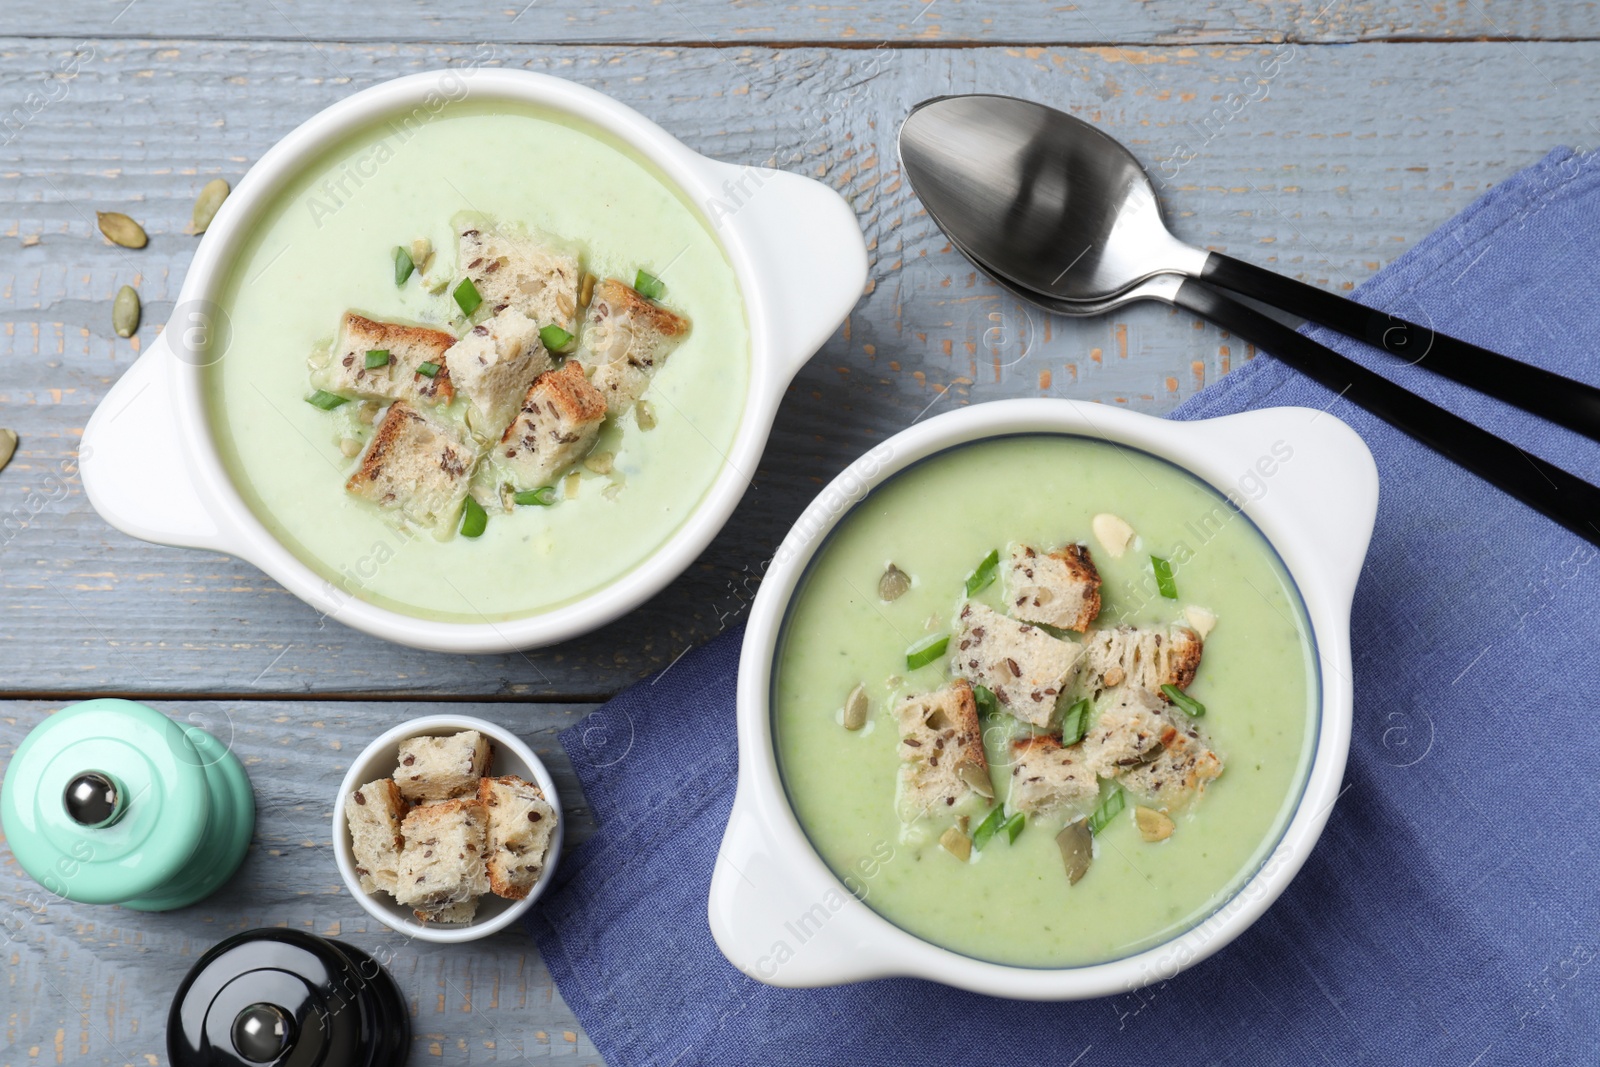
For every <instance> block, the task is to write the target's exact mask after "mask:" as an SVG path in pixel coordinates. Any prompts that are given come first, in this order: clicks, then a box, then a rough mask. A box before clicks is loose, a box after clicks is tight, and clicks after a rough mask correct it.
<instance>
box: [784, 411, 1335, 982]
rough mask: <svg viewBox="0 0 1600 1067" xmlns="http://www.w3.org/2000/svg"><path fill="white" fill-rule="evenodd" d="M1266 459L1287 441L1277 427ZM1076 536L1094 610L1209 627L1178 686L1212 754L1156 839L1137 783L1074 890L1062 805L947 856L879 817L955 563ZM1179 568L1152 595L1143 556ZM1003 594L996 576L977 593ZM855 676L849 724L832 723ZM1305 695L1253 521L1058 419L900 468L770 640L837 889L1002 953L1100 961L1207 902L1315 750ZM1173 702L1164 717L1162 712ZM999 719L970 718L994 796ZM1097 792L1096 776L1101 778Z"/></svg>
mask: <svg viewBox="0 0 1600 1067" xmlns="http://www.w3.org/2000/svg"><path fill="white" fill-rule="evenodd" d="M1275 448H1276V449H1277V451H1276V453H1275V455H1276V457H1277V460H1278V461H1279V462H1284V463H1292V462H1293V453H1292V449H1291V448H1290V447H1289V446H1287V445H1285V444H1282V443H1280V444H1279V445H1278V446H1275ZM1103 512H1110V513H1112V514H1115V515H1118V516H1121V517H1122V518H1123V519H1125V520H1126V521H1127V522H1128V523H1129V524H1131V525H1132V527H1133V528H1134V530H1135V531H1136V532H1137V534H1138V537H1139V540H1138V541H1137V542H1136V543H1135V545H1134V547H1133V548H1131V549H1130V550H1129V551H1127V553H1126V554H1125V555H1123V556H1122V557H1121V558H1120V559H1114V558H1112V557H1111V556H1110V554H1109V553H1108V552H1106V551H1104V550H1102V548H1101V546H1100V545H1099V543H1098V542H1097V541H1096V540H1095V539H1094V537H1093V536H1092V534H1091V532H1090V531H1091V520H1092V519H1093V517H1094V516H1095V515H1096V514H1099V513H1103ZM1067 541H1083V542H1085V543H1087V544H1088V545H1089V546H1090V547H1091V550H1092V551H1093V552H1094V560H1095V564H1096V565H1097V567H1098V568H1099V570H1100V574H1101V577H1102V579H1103V582H1104V584H1103V586H1102V588H1101V595H1102V598H1103V601H1104V606H1103V608H1102V610H1101V613H1100V617H1099V619H1098V621H1097V622H1096V623H1095V627H1096V628H1101V627H1107V626H1114V625H1117V624H1119V623H1129V624H1133V625H1150V624H1163V625H1164V624H1168V623H1175V622H1182V621H1183V620H1184V617H1185V616H1184V611H1185V609H1186V608H1188V607H1191V606H1193V607H1200V608H1205V609H1207V610H1209V611H1211V612H1213V613H1214V614H1215V615H1216V618H1217V622H1216V625H1215V628H1214V630H1212V631H1211V633H1210V634H1209V636H1208V637H1207V639H1206V642H1205V648H1204V655H1203V659H1202V662H1201V665H1200V669H1199V672H1198V675H1197V676H1196V678H1195V680H1194V682H1193V683H1192V684H1191V685H1190V686H1189V689H1188V693H1189V695H1190V696H1192V697H1194V698H1196V699H1197V700H1199V701H1201V702H1202V703H1203V704H1204V706H1205V708H1206V714H1205V716H1204V718H1203V719H1200V720H1197V721H1199V722H1200V723H1202V724H1203V728H1204V730H1205V732H1206V735H1207V736H1208V738H1209V743H1210V744H1211V746H1212V747H1213V748H1214V749H1215V750H1216V751H1217V753H1218V754H1219V755H1220V756H1221V757H1222V759H1223V761H1224V763H1225V769H1224V771H1223V774H1222V776H1221V777H1220V778H1218V779H1217V780H1216V781H1213V782H1211V783H1210V785H1209V787H1208V788H1207V789H1206V791H1205V793H1204V795H1203V796H1202V797H1200V798H1199V799H1198V801H1196V802H1195V803H1193V804H1191V805H1189V806H1188V807H1187V808H1186V809H1183V810H1181V811H1178V812H1175V813H1174V815H1173V817H1174V819H1175V821H1176V823H1177V826H1176V830H1175V831H1174V832H1173V833H1172V835H1171V836H1170V837H1169V838H1168V839H1166V840H1164V841H1159V842H1154V843H1152V842H1148V841H1146V840H1145V839H1144V837H1143V836H1142V835H1141V834H1140V833H1139V832H1138V830H1137V828H1136V826H1135V824H1134V820H1133V816H1134V808H1135V805H1136V803H1137V799H1136V798H1135V797H1134V796H1132V795H1131V794H1130V795H1128V798H1127V800H1128V803H1127V807H1126V808H1125V809H1124V810H1122V811H1121V812H1120V813H1119V814H1118V815H1117V816H1115V817H1114V818H1112V820H1111V821H1110V823H1109V824H1108V825H1107V826H1106V827H1105V829H1104V830H1103V831H1102V832H1101V833H1099V834H1098V835H1097V837H1096V846H1095V858H1094V860H1093V862H1092V864H1091V865H1090V867H1089V870H1088V872H1087V873H1086V874H1085V875H1084V876H1083V878H1082V879H1081V880H1080V881H1079V882H1078V883H1077V884H1076V885H1071V886H1069V884H1068V882H1067V879H1066V876H1065V872H1064V869H1063V862H1062V857H1061V853H1060V851H1059V849H1058V847H1057V844H1056V841H1055V837H1054V835H1055V832H1056V828H1057V827H1058V826H1059V824H1046V823H1041V824H1040V825H1038V826H1035V825H1033V824H1032V823H1029V824H1028V825H1026V826H1025V827H1024V829H1023V830H1022V832H1021V834H1020V835H1019V836H1018V837H1017V838H1016V840H1015V842H1014V843H1010V844H1008V843H1007V842H1006V840H1005V835H1004V834H1001V835H997V836H996V837H995V838H993V839H991V840H990V841H989V842H988V844H987V845H985V847H984V848H983V849H982V850H981V851H978V852H974V853H973V855H972V858H971V860H970V862H966V863H962V862H959V861H957V860H956V859H955V858H954V857H953V856H952V855H950V854H949V853H948V852H947V851H945V850H944V849H943V848H942V847H941V846H940V845H939V843H938V841H937V840H936V838H937V831H935V833H934V834H932V835H926V834H917V833H914V832H908V831H907V828H906V827H904V826H903V825H902V824H901V822H900V819H899V816H898V815H897V813H896V805H895V781H896V769H897V767H898V764H899V755H898V752H899V750H898V733H897V730H896V724H895V721H894V718H893V713H892V709H893V707H894V705H895V703H896V702H897V701H898V700H899V698H900V697H902V696H904V695H906V694H910V693H925V692H928V691H930V690H934V689H937V688H939V687H941V686H943V685H945V684H947V683H948V682H949V681H950V674H949V667H948V657H940V658H939V659H938V660H936V661H935V662H933V663H931V664H929V665H927V666H924V667H921V668H919V669H915V670H912V669H908V666H907V659H906V650H907V648H908V647H910V646H913V645H914V644H916V643H917V642H918V641H919V640H921V639H924V638H925V637H926V636H927V635H929V634H935V633H948V632H950V630H951V629H952V623H953V622H954V615H955V612H956V610H957V609H958V607H959V605H960V603H961V601H962V598H963V596H964V593H965V590H964V586H963V583H964V579H965V578H966V577H967V575H969V574H970V573H972V572H973V570H974V568H975V567H977V566H978V564H979V563H980V561H981V560H983V558H984V557H985V556H986V555H987V554H988V553H989V552H990V551H991V550H994V549H996V548H998V549H1000V551H1001V553H1002V555H1004V552H1005V546H1006V545H1007V544H1008V543H1011V542H1021V543H1026V544H1032V545H1039V546H1050V547H1054V546H1057V545H1060V544H1062V543H1064V542H1067ZM1152 555H1158V556H1161V557H1163V558H1167V559H1169V560H1170V561H1171V562H1172V564H1173V570H1174V578H1175V584H1176V587H1177V592H1178V599H1176V600H1171V599H1167V598H1165V597H1163V596H1161V595H1160V594H1159V592H1158V591H1157V585H1156V581H1155V578H1154V576H1153V573H1152V566H1151V563H1150V557H1151V556H1152ZM890 563H893V564H894V565H895V566H897V567H898V568H899V569H900V570H902V571H904V572H905V573H906V574H907V575H909V576H910V577H911V579H912V584H911V588H910V589H909V591H907V592H906V593H905V594H904V595H902V596H900V597H899V598H898V599H896V600H894V601H892V602H884V601H883V600H881V599H880V597H879V596H878V580H879V577H880V576H881V575H882V574H883V573H884V571H885V569H886V567H887V566H888V565H889V564H890ZM975 599H976V600H979V601H981V602H983V603H986V604H988V605H989V606H991V607H993V608H995V609H996V610H1004V606H1005V605H1004V604H1003V602H1002V600H1003V594H1002V590H1001V583H998V582H997V583H995V584H994V585H992V586H990V587H989V588H987V589H985V590H983V591H982V592H980V593H979V594H978V595H977V596H976V597H975ZM858 684H865V685H866V687H867V693H868V695H869V698H870V710H869V716H868V721H867V724H866V726H865V727H864V728H862V729H860V730H856V731H851V730H847V729H845V728H844V726H843V725H842V720H843V715H842V706H843V704H844V703H845V701H846V700H847V697H848V694H850V692H851V690H852V689H853V688H854V687H855V686H856V685H858ZM1318 701H1319V694H1318V687H1317V668H1316V662H1315V652H1314V645H1313V641H1312V639H1311V636H1310V628H1309V625H1308V623H1307V621H1306V616H1305V612H1304V608H1303V606H1302V605H1301V603H1300V599H1299V595H1298V593H1297V592H1296V591H1295V588H1294V585H1293V582H1292V581H1291V579H1290V578H1289V576H1288V574H1287V572H1286V571H1285V570H1284V567H1283V565H1282V563H1281V562H1280V561H1279V559H1278V557H1277V555H1276V553H1275V552H1274V551H1273V549H1272V548H1271V546H1270V545H1269V544H1268V543H1267V542H1266V541H1265V539H1264V538H1263V537H1262V536H1261V534H1260V532H1259V531H1258V530H1257V529H1256V528H1255V527H1254V526H1253V525H1252V524H1251V523H1250V521H1249V520H1248V519H1246V518H1244V517H1243V516H1241V515H1239V514H1238V513H1237V512H1236V511H1235V510H1234V509H1233V508H1231V507H1230V506H1229V504H1228V503H1227V502H1226V501H1225V500H1224V499H1223V498H1222V497H1221V496H1219V495H1218V494H1217V493H1216V492H1215V491H1214V490H1213V489H1211V488H1210V487H1209V486H1207V485H1204V484H1203V483H1201V482H1199V481H1198V480H1197V479H1195V478H1193V477H1192V476H1190V475H1189V474H1187V473H1185V472H1184V471H1181V470H1179V469H1178V468H1176V467H1174V466H1172V465H1170V464H1168V463H1166V462H1164V461H1162V460H1159V459H1156V458H1154V457H1151V456H1149V455H1146V454H1144V453H1140V452H1136V451H1133V450H1131V449H1127V448H1122V447H1118V446H1114V445H1110V444H1107V443H1104V442H1101V441H1094V440H1089V439H1085V438H1077V437H1068V436H1058V435H1027V436H1017V437H1010V438H1003V439H999V440H994V441H988V442H982V443H978V444H973V445H967V446H963V447H960V448H956V449H953V450H951V451H948V452H945V453H942V454H940V455H938V456H935V457H932V458H931V459H928V460H925V461H923V462H922V463H920V464H918V465H916V466H914V467H912V468H910V469H908V470H906V471H904V472H902V473H900V474H899V475H897V476H895V477H894V478H892V479H890V480H889V481H888V482H886V483H885V484H884V485H883V486H881V487H879V488H878V489H877V490H876V491H874V492H873V493H872V494H871V495H870V496H869V497H868V498H867V499H866V500H864V501H863V502H862V503H861V504H859V505H858V506H857V507H856V508H855V509H854V510H853V511H852V512H851V513H850V514H849V515H847V516H846V517H845V518H844V520H843V521H842V522H841V523H840V524H839V526H838V527H837V529H835V530H834V532H833V533H832V534H831V536H830V538H829V540H828V542H827V543H826V544H825V545H824V547H823V548H822V550H821V551H820V552H819V553H818V555H817V557H816V558H815V559H814V560H813V561H812V564H811V566H810V568H809V570H808V572H807V574H806V575H805V577H804V579H803V580H802V582H801V584H800V586H799V588H798V590H797V592H796V595H795V598H794V601H793V603H792V606H791V609H790V613H789V616H788V618H787V619H786V621H785V623H784V626H783V630H782V633H781V635H780V638H779V643H778V652H777V662H776V667H775V672H774V679H773V712H772V715H773V729H774V737H775V744H776V748H777V755H778V763H779V767H780V771H781V774H782V777H783V781H784V785H785V787H786V789H787V791H788V795H789V798H790V801H791V803H792V804H793V807H794V811H795V814H796V816H797V818H798V819H799V821H800V824H801V826H802V827H803V828H804V829H805V831H806V833H807V835H808V836H809V837H810V840H811V842H812V844H813V845H814V846H815V847H816V849H817V851H818V852H819V853H820V854H821V856H822V858H823V859H824V860H825V861H826V862H827V864H828V865H829V866H830V867H831V868H832V869H833V871H834V872H835V873H836V874H837V875H838V876H839V877H840V878H841V880H843V881H844V883H845V885H846V886H848V887H850V889H851V890H852V891H853V892H855V893H857V895H858V896H860V897H862V899H864V900H865V902H866V903H867V904H868V905H869V906H870V907H871V908H873V909H874V910H875V911H877V912H878V913H879V914H880V915H882V916H883V917H884V918H886V919H888V920H889V921H890V922H893V923H895V924H896V925H898V926H900V927H901V928H903V929H905V930H907V931H909V932H911V933H913V934H915V935H917V936H919V937H922V938H924V939H926V940H928V941H931V942H933V943H935V944H938V945H942V946H944V947H946V948H950V949H953V950H955V951H957V952H960V953H964V954H966V955H970V956H974V957H978V958H981V959H985V960H992V961H995V962H1000V963H1007V964H1020V965H1027V966H1037V967H1065V966H1074V965H1082V964H1089V963H1097V962H1104V961H1107V960H1111V959H1116V958H1120V957H1123V956H1126V955H1129V954H1130V953H1133V952H1135V951H1138V950H1140V949H1142V948H1147V947H1149V946H1151V945H1154V944H1157V943H1159V942H1161V941H1163V940H1166V939H1168V938H1170V937H1172V936H1174V935H1175V934H1177V933H1180V932H1182V931H1184V930H1186V929H1188V928H1190V927H1192V926H1193V925H1195V924H1196V923H1198V922H1200V921H1202V920H1203V919H1204V918H1205V917H1206V916H1207V915H1209V914H1211V913H1212V912H1214V911H1215V910H1216V909H1217V908H1219V907H1220V906H1222V905H1223V904H1224V903H1225V902H1226V901H1227V899H1228V898H1229V896H1230V895H1231V894H1232V893H1233V892H1234V891H1235V890H1237V889H1238V888H1239V886H1240V885H1241V884H1242V883H1243V881H1244V880H1245V879H1247V878H1248V877H1249V876H1250V875H1251V874H1252V873H1253V872H1254V871H1255V870H1256V869H1257V868H1258V867H1259V866H1260V865H1261V863H1262V862H1263V861H1264V860H1265V858H1266V857H1267V855H1268V854H1269V853H1270V852H1271V849H1272V848H1273V847H1274V845H1275V844H1276V842H1277V839H1278V837H1279V836H1280V835H1281V833H1282V830H1283V827H1284V826H1285V825H1286V824H1287V822H1288V820H1289V818H1290V816H1291V815H1292V812H1293V808H1294V806H1295V804H1296V803H1297V801H1298V799H1299V796H1300V792H1301V789H1302V788H1303V785H1304V780H1305V776H1306V773H1307V770H1308V768H1309V766H1310V759H1311V753H1312V749H1313V746H1314V743H1315V737H1316V730H1315V722H1316V718H1317V707H1318ZM1180 717H1181V716H1180ZM1016 726H1017V724H1016V723H1015V722H1014V721H1010V720H1009V716H1005V715H1003V714H996V715H990V716H987V717H986V718H985V721H984V730H983V732H984V739H985V748H986V751H987V755H988V759H989V762H990V768H991V770H992V772H993V780H994V783H995V785H996V787H997V788H998V790H999V796H998V801H999V802H1003V801H1004V799H1005V795H1006V789H1007V786H1008V781H1009V778H1010V775H1009V774H1008V773H1006V770H1005V768H1007V767H1008V766H1009V761H1010V756H1009V745H1008V740H1009V738H1010V737H1011V736H1013V733H1014V730H1015V728H1016ZM1108 791H1109V786H1108V785H1103V786H1102V795H1105V794H1106V792H1108Z"/></svg>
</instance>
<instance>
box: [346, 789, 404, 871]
mask: <svg viewBox="0 0 1600 1067" xmlns="http://www.w3.org/2000/svg"><path fill="white" fill-rule="evenodd" d="M406 809H407V805H406V801H405V798H404V797H402V796H401V795H400V787H399V786H398V785H396V784H395V782H394V779H392V778H380V779H378V780H377V781H376V782H368V783H367V784H366V785H364V786H362V787H361V788H359V789H356V790H354V791H352V792H351V794H350V795H349V796H348V797H346V798H345V802H344V814H345V822H346V823H347V824H348V825H349V827H350V851H351V852H352V853H353V854H354V855H355V858H356V875H357V876H358V877H359V878H360V879H361V888H362V889H364V890H366V891H367V892H368V893H372V892H376V891H377V890H379V889H382V890H384V891H385V892H388V893H393V892H394V891H395V886H396V884H397V880H398V878H399V871H400V849H401V848H402V847H403V846H404V844H405V838H404V837H403V836H402V835H401V832H400V824H401V821H402V820H403V819H404V818H405V817H406Z"/></svg>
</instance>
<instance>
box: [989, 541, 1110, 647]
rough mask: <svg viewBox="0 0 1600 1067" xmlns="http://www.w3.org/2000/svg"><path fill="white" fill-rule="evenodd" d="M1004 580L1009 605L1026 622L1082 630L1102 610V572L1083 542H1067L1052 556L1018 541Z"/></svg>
mask: <svg viewBox="0 0 1600 1067" xmlns="http://www.w3.org/2000/svg"><path fill="white" fill-rule="evenodd" d="M1005 579H1006V581H1005V586H1006V604H1007V610H1008V611H1009V612H1010V613H1011V615H1012V617H1014V618H1018V619H1021V620H1023V621H1024V622H1037V623H1043V624H1044V625H1046V626H1054V627H1056V628H1057V629H1061V630H1076V631H1077V632H1079V633H1083V632H1084V631H1085V630H1087V629H1088V628H1089V624H1090V623H1092V622H1094V619H1095V616H1096V615H1099V614H1100V572H1099V571H1097V570H1095V567H1094V560H1092V559H1091V558H1090V557H1089V549H1088V548H1087V547H1086V546H1084V545H1076V544H1074V545H1063V546H1062V547H1061V548H1058V549H1056V550H1055V551H1054V552H1051V553H1049V554H1048V555H1045V554H1043V553H1040V552H1039V551H1037V550H1036V549H1034V548H1031V547H1029V546H1028V545H1014V546H1012V548H1011V555H1010V558H1009V559H1008V560H1007V561H1006V568H1005Z"/></svg>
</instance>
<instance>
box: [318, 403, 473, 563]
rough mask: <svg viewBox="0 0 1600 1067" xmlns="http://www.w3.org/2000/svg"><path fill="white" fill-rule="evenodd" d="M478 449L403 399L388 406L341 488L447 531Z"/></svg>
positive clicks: (439, 530)
mask: <svg viewBox="0 0 1600 1067" xmlns="http://www.w3.org/2000/svg"><path fill="white" fill-rule="evenodd" d="M477 462H478V449H477V447H476V446H474V445H473V444H472V443H471V442H470V441H466V440H463V439H462V438H461V437H460V436H458V435H457V433H456V431H455V430H454V429H452V428H451V427H450V426H449V425H447V424H445V423H443V422H440V421H439V420H437V419H433V418H430V417H429V416H427V415H425V414H423V413H422V412H420V411H418V410H417V409H416V408H414V407H412V406H411V405H410V404H408V403H406V402H405V401H403V400H396V401H395V402H394V403H393V404H390V405H389V410H388V411H387V412H385V413H384V416H383V419H382V421H380V422H379V423H378V428H377V430H376V431H375V432H374V433H373V435H372V440H371V441H368V442H367V448H366V451H365V452H363V453H362V454H361V459H360V462H359V464H358V466H357V467H356V472H355V473H354V474H352V475H351V476H350V480H349V481H348V482H346V483H345V489H346V490H347V491H348V492H350V493H353V494H354V495H356V496H358V497H361V498H362V499H364V500H370V501H371V502H372V503H374V504H376V505H378V507H380V508H385V509H394V510H398V511H399V512H400V513H401V514H402V515H404V516H405V517H406V518H407V519H410V520H411V521H412V522H415V523H417V524H418V525H419V526H426V527H430V528H431V529H433V530H434V531H435V532H436V533H438V534H440V535H446V534H448V533H449V532H450V531H451V530H453V529H454V524H455V521H456V517H457V516H458V515H459V514H460V513H461V502H462V501H463V500H464V499H466V495H467V489H468V487H469V486H470V484H471V481H472V468H473V467H474V466H475V465H476V464H477Z"/></svg>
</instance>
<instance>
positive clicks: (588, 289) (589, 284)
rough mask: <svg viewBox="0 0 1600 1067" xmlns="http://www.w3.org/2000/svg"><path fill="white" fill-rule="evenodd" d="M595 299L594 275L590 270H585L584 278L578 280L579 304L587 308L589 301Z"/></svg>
mask: <svg viewBox="0 0 1600 1067" xmlns="http://www.w3.org/2000/svg"><path fill="white" fill-rule="evenodd" d="M593 299H594V275H593V274H590V273H589V272H588V271H584V272H583V278H582V279H580V280H579V282H578V306H579V307H581V308H586V307H588V306H589V301H591V300H593Z"/></svg>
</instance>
